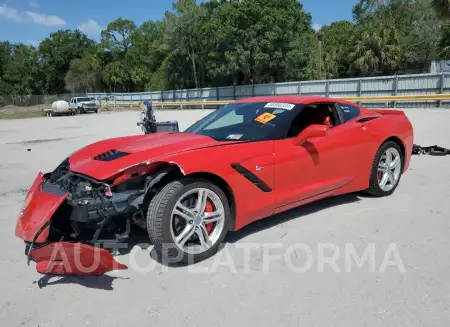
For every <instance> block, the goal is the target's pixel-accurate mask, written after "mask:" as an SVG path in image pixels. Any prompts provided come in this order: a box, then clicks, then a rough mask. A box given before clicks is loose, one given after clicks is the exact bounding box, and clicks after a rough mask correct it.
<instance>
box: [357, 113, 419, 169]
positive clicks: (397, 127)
mask: <svg viewBox="0 0 450 327" xmlns="http://www.w3.org/2000/svg"><path fill="white" fill-rule="evenodd" d="M376 112H377V113H379V114H380V117H379V118H378V119H374V120H371V121H369V122H367V123H366V124H367V130H368V132H369V133H370V135H372V137H373V138H375V140H376V141H377V143H378V144H379V145H381V144H382V143H383V142H385V141H386V140H387V139H389V138H391V137H396V138H398V139H399V140H400V141H401V142H402V144H403V147H404V149H405V153H404V169H403V172H405V171H406V170H408V167H409V163H410V160H411V154H412V148H413V143H414V130H413V126H412V124H411V122H410V121H409V119H408V117H407V116H406V115H405V114H404V112H403V111H400V110H392V113H391V110H386V111H384V110H376Z"/></svg>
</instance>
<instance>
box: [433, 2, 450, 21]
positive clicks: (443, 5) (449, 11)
mask: <svg viewBox="0 0 450 327" xmlns="http://www.w3.org/2000/svg"><path fill="white" fill-rule="evenodd" d="M432 4H433V8H434V10H435V11H436V14H437V15H438V17H439V18H440V19H443V20H447V19H450V0H432Z"/></svg>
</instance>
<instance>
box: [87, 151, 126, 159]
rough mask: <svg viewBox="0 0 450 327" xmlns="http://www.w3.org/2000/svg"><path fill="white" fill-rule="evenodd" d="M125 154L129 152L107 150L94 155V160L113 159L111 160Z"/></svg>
mask: <svg viewBox="0 0 450 327" xmlns="http://www.w3.org/2000/svg"><path fill="white" fill-rule="evenodd" d="M127 155H129V153H127V152H122V151H119V150H109V151H107V152H104V153H102V154H99V155H98V156H95V157H94V160H99V161H113V160H116V159H119V158H122V157H125V156H127Z"/></svg>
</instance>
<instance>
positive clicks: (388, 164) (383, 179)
mask: <svg viewBox="0 0 450 327" xmlns="http://www.w3.org/2000/svg"><path fill="white" fill-rule="evenodd" d="M403 167H404V155H403V153H402V149H401V148H400V146H399V145H398V144H397V143H396V142H394V141H388V142H385V143H383V144H382V145H381V147H380V148H379V149H378V151H377V153H376V154H375V158H374V160H373V163H372V170H371V173H370V179H369V188H368V189H367V190H366V193H368V194H369V195H372V196H375V197H383V196H389V195H391V194H392V193H394V191H395V190H396V188H397V187H398V184H399V183H400V179H401V176H402V173H403Z"/></svg>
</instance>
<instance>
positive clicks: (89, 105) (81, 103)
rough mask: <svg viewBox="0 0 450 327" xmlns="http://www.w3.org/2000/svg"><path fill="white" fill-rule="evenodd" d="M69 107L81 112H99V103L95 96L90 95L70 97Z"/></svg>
mask: <svg viewBox="0 0 450 327" xmlns="http://www.w3.org/2000/svg"><path fill="white" fill-rule="evenodd" d="M69 107H70V109H71V110H75V111H77V112H78V113H80V114H83V113H85V112H88V111H93V112H95V113H97V112H98V107H97V103H96V102H95V99H94V98H90V97H76V98H72V99H70V102H69Z"/></svg>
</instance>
